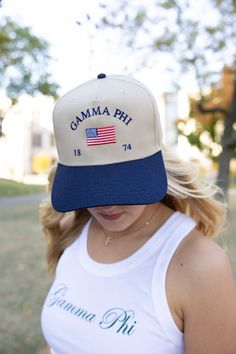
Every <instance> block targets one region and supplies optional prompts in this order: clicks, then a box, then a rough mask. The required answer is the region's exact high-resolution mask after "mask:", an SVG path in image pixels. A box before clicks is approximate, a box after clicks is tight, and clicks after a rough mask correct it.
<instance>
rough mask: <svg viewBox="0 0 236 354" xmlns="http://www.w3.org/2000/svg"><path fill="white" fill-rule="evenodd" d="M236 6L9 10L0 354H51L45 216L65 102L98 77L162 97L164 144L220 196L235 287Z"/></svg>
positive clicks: (203, 0) (6, 2)
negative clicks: (46, 335) (57, 113)
mask: <svg viewBox="0 0 236 354" xmlns="http://www.w3.org/2000/svg"><path fill="white" fill-rule="evenodd" d="M235 43H236V1H235V0H224V1H223V0H198V1H197V2H196V1H194V0H189V1H185V0H170V1H167V0H120V1H111V0H109V1H108V0H101V1H93V0H87V1H86V2H85V1H83V2H82V1H80V0H67V1H66V2H59V1H56V0H51V1H46V0H40V1H39V0H34V1H30V0H1V1H0V239H1V249H0V255H1V258H0V269H1V286H0V298H1V302H0V313H1V324H0V354H14V353H20V354H34V353H36V354H37V353H42V348H43V345H44V342H43V338H42V334H41V330H40V310H41V307H42V303H43V300H44V297H45V294H46V293H47V291H48V287H49V286H50V282H51V280H52V279H50V276H49V275H48V273H47V266H46V262H45V240H44V237H43V234H42V231H41V228H40V224H39V220H38V206H39V202H40V200H41V199H42V198H43V197H44V196H45V185H46V183H47V173H48V169H49V168H50V166H51V164H52V163H54V162H55V161H56V160H57V153H56V148H55V141H54V137H53V131H52V111H53V107H54V104H55V102H56V100H57V98H58V97H60V96H61V95H63V94H64V93H66V92H67V91H68V90H70V89H72V88H74V87H75V86H77V85H79V84H81V83H82V82H84V81H87V80H89V79H92V78H94V77H96V76H97V75H98V74H99V73H102V72H104V73H106V74H129V75H133V76H134V77H135V78H137V79H139V80H141V81H142V82H144V83H145V84H146V85H147V86H148V87H149V88H150V89H151V91H152V92H153V94H154V96H155V97H156V100H157V103H158V107H159V111H160V116H161V120H162V125H163V130H164V140H165V143H166V145H168V147H169V149H173V150H174V151H175V152H176V151H177V153H178V154H179V155H180V156H181V157H182V158H183V159H185V160H187V161H191V162H193V163H195V164H197V165H198V166H199V172H200V175H201V177H202V179H204V180H206V181H213V182H215V183H216V184H217V185H218V186H219V187H220V188H222V189H223V191H224V195H225V200H226V201H227V203H228V205H229V211H228V223H227V225H226V226H227V227H226V229H225V231H224V232H223V234H222V235H221V236H220V238H219V240H218V242H219V243H220V244H221V246H222V247H224V248H225V250H226V252H227V253H228V255H229V257H230V261H231V263H232V268H233V272H234V276H235V279H236V237H235V231H236V220H235V218H234V215H235V212H236V46H235Z"/></svg>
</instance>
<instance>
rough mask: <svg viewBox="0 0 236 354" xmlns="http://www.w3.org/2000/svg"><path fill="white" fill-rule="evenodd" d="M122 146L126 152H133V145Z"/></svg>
mask: <svg viewBox="0 0 236 354" xmlns="http://www.w3.org/2000/svg"><path fill="white" fill-rule="evenodd" d="M122 146H123V148H124V151H127V150H132V145H131V144H123V145H122Z"/></svg>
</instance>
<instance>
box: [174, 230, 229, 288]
mask: <svg viewBox="0 0 236 354" xmlns="http://www.w3.org/2000/svg"><path fill="white" fill-rule="evenodd" d="M172 266H173V267H174V268H177V270H178V269H181V272H182V273H183V275H184V277H185V278H186V277H188V278H189V281H190V282H192V281H193V280H194V284H196V283H197V282H201V281H203V280H207V278H208V277H212V274H214V273H216V274H219V272H220V273H222V272H227V271H229V270H230V262H229V258H228V256H227V254H226V252H225V250H224V249H223V248H222V247H221V246H219V245H218V244H217V242H216V240H214V239H211V238H209V237H206V236H204V235H203V234H202V233H201V232H199V231H198V230H197V229H196V228H194V229H193V230H192V231H191V232H190V233H189V234H188V236H186V237H185V239H184V240H183V241H182V242H181V244H180V245H179V247H178V249H177V250H176V252H175V254H174V256H173V259H172Z"/></svg>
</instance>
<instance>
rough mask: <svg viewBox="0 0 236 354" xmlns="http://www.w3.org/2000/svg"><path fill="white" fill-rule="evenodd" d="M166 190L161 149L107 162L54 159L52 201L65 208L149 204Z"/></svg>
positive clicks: (61, 210)
mask: <svg viewBox="0 0 236 354" xmlns="http://www.w3.org/2000/svg"><path fill="white" fill-rule="evenodd" d="M166 193H167V176H166V171H165V166H164V162H163V157H162V153H161V151H159V152H157V153H155V154H154V155H151V156H149V157H146V158H143V159H139V160H133V161H128V162H120V163H114V164H108V165H95V166H65V165H62V164H60V163H58V166H57V170H56V175H55V179H54V183H53V188H52V205H53V208H54V209H55V210H57V211H59V212H66V211H72V210H78V209H84V208H91V207H96V206H103V205H138V204H151V203H155V202H158V201H160V200H162V199H163V198H164V197H165V195H166Z"/></svg>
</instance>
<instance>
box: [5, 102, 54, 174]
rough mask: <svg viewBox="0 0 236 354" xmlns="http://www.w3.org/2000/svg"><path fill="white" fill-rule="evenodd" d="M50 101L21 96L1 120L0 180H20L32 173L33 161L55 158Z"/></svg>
mask: <svg viewBox="0 0 236 354" xmlns="http://www.w3.org/2000/svg"><path fill="white" fill-rule="evenodd" d="M54 103H55V102H54V100H53V98H51V97H47V96H43V95H38V96H37V97H31V96H28V95H22V96H21V97H20V98H19V100H18V102H17V104H15V105H14V106H13V107H11V108H10V109H9V111H8V113H7V114H6V115H5V118H4V120H3V124H2V125H3V127H2V130H3V134H4V136H3V137H2V138H0V156H1V158H0V177H2V178H10V179H15V180H23V178H24V176H25V175H28V174H32V173H35V172H36V171H35V161H36V160H35V159H36V158H37V157H39V156H40V157H41V161H42V160H43V159H44V160H46V159H47V160H48V161H49V160H52V159H55V158H56V156H57V155H56V148H55V143H54V139H53V133H52V111H53V107H54Z"/></svg>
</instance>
